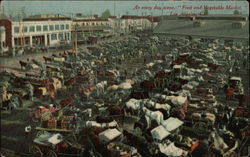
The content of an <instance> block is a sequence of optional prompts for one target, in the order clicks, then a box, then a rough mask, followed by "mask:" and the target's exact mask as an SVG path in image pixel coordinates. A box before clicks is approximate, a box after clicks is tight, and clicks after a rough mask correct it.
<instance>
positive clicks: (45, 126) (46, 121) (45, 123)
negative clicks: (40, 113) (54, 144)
mask: <svg viewBox="0 0 250 157" xmlns="http://www.w3.org/2000/svg"><path fill="white" fill-rule="evenodd" d="M41 127H42V128H48V120H44V121H42V124H41Z"/></svg>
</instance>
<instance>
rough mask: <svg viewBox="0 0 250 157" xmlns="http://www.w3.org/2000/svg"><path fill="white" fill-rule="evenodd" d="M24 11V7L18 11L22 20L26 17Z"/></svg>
mask: <svg viewBox="0 0 250 157" xmlns="http://www.w3.org/2000/svg"><path fill="white" fill-rule="evenodd" d="M25 9H26V8H25V7H22V8H21V10H20V14H21V17H22V18H26V16H27V15H26V11H25Z"/></svg>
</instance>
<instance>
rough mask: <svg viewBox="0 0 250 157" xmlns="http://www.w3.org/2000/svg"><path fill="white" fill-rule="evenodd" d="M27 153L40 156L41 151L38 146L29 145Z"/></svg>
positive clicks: (36, 156)
mask: <svg viewBox="0 0 250 157" xmlns="http://www.w3.org/2000/svg"><path fill="white" fill-rule="evenodd" d="M29 153H30V154H31V155H32V156H33V157H42V156H43V153H42V151H41V149H40V148H39V147H38V146H35V145H33V146H30V148H29Z"/></svg>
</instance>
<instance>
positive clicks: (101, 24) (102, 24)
mask: <svg viewBox="0 0 250 157" xmlns="http://www.w3.org/2000/svg"><path fill="white" fill-rule="evenodd" d="M82 25H83V26H91V23H82ZM108 25H109V23H105V24H104V23H92V26H108Z"/></svg>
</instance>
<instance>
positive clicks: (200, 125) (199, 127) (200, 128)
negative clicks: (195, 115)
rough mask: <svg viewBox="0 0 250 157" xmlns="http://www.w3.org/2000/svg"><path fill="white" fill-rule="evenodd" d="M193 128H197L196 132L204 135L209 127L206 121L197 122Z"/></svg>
mask: <svg viewBox="0 0 250 157" xmlns="http://www.w3.org/2000/svg"><path fill="white" fill-rule="evenodd" d="M193 128H194V129H195V133H196V134H198V135H204V134H206V132H205V130H206V128H207V125H206V123H204V122H197V123H195V124H194V125H193Z"/></svg>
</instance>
